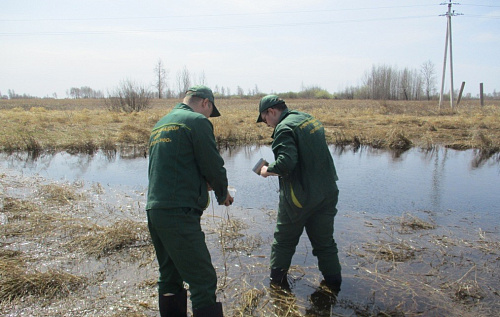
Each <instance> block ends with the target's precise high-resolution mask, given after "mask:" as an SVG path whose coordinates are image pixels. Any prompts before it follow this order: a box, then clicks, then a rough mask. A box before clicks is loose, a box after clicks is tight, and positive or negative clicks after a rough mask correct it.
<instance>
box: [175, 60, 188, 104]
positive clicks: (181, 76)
mask: <svg viewBox="0 0 500 317" xmlns="http://www.w3.org/2000/svg"><path fill="white" fill-rule="evenodd" d="M189 87H191V75H190V74H189V70H188V69H187V67H186V66H184V68H183V69H182V70H181V71H178V72H177V88H178V90H179V97H182V96H183V95H184V93H185V92H186V91H187V90H188V89H189Z"/></svg>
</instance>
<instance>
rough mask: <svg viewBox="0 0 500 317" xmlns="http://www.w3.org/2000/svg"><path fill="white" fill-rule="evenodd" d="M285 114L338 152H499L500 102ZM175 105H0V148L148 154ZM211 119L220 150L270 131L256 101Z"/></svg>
mask: <svg viewBox="0 0 500 317" xmlns="http://www.w3.org/2000/svg"><path fill="white" fill-rule="evenodd" d="M286 101H287V105H288V107H289V108H291V109H295V110H301V111H305V112H308V113H310V114H312V115H314V116H316V117H317V118H318V119H319V120H320V121H322V122H323V125H324V126H325V129H326V135H327V141H328V142H329V143H330V144H336V145H353V146H358V145H368V146H373V147H376V148H387V149H395V150H405V149H409V148H411V147H421V148H432V147H435V146H446V147H449V148H453V149H470V148H476V149H481V150H484V151H486V152H492V153H495V152H498V151H499V149H500V101H498V100H494V101H486V102H485V105H484V106H481V105H480V103H479V101H477V100H474V101H468V100H464V101H462V102H461V103H460V105H459V106H457V107H455V109H454V110H453V111H452V110H451V109H450V106H449V104H447V103H444V105H443V106H442V108H441V109H439V107H438V102H437V101H429V102H427V101H374V100H313V99H311V100H303V99H301V100H295V99H291V100H286ZM177 102H179V100H174V99H163V100H153V102H152V103H151V108H150V109H148V110H145V111H142V112H138V113H124V112H111V111H108V110H106V109H105V102H104V100H103V99H97V100H85V99H76V100H71V99H64V100H51V99H26V100H0V120H1V121H2V125H1V127H0V132H1V134H0V149H1V150H3V151H16V150H55V151H58V150H66V151H69V152H86V153H89V152H90V153H91V152H92V151H95V150H97V149H104V150H106V149H108V150H112V149H119V148H120V147H121V146H129V145H134V146H137V147H139V148H143V149H144V150H145V151H147V142H148V139H149V133H150V130H151V128H152V127H153V125H154V124H155V123H156V122H157V121H158V119H160V118H161V117H162V116H163V115H165V114H166V113H167V112H168V111H169V110H170V109H171V108H172V107H173V106H174V105H175V104H176V103H177ZM216 105H217V107H218V108H219V110H220V112H221V113H222V116H221V117H218V118H212V119H211V120H212V122H213V125H214V132H215V136H216V139H217V141H218V144H219V146H221V147H224V146H232V145H245V144H256V143H260V144H265V143H269V142H271V138H270V136H271V133H272V131H271V129H270V128H269V127H267V126H266V125H265V124H263V123H261V124H257V123H256V122H255V121H256V118H257V115H258V110H257V109H258V100H256V99H220V100H216Z"/></svg>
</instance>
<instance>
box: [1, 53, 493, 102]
mask: <svg viewBox="0 0 500 317" xmlns="http://www.w3.org/2000/svg"><path fill="white" fill-rule="evenodd" d="M168 73H169V72H168V71H167V70H166V69H165V68H164V65H163V63H162V61H161V60H159V61H158V63H157V64H156V65H155V68H154V74H155V77H154V78H155V82H154V83H153V84H149V85H141V84H137V83H135V82H133V81H131V80H129V79H127V80H124V81H122V82H121V83H120V84H119V85H118V86H117V87H116V89H114V90H113V91H111V92H108V93H107V95H106V96H105V94H104V93H103V92H102V91H100V90H94V89H92V88H90V87H88V86H83V87H80V88H78V87H72V88H70V89H69V90H67V91H66V95H67V98H72V99H98V98H108V99H116V98H122V97H123V95H128V96H132V97H134V98H135V97H137V96H140V98H142V99H153V98H159V99H163V98H182V97H183V95H184V92H185V91H186V90H187V89H188V88H189V87H191V86H192V85H206V78H205V74H204V72H202V73H201V74H200V75H199V76H196V75H195V74H194V73H193V72H190V71H189V70H188V69H187V68H186V67H185V66H184V68H183V69H182V70H181V71H179V72H178V73H177V76H176V80H175V84H171V83H169V80H168V79H169V77H168ZM360 82H361V84H360V85H358V86H349V87H346V88H345V89H344V90H342V91H339V92H335V93H330V92H329V91H327V90H326V89H323V88H321V87H320V86H309V87H304V86H303V87H302V88H301V90H300V91H299V92H294V91H288V92H281V93H277V92H274V91H271V92H269V93H274V94H277V95H279V96H280V97H282V98H286V99H364V100H365V99H372V100H433V99H439V93H438V89H437V81H436V72H435V70H434V64H433V63H432V62H431V61H426V62H425V63H423V64H422V65H421V67H420V69H409V68H404V69H402V70H401V69H398V68H397V67H393V66H387V65H379V66H372V68H371V69H370V70H368V71H366V72H365V73H364V76H363V78H362V79H361V81H360ZM174 86H175V87H174ZM211 88H212V89H213V91H214V95H215V97H216V98H240V99H241V98H259V97H262V96H264V95H266V93H263V92H261V91H260V90H259V88H258V86H257V85H255V86H254V88H252V89H248V90H247V91H246V92H245V90H244V89H243V88H242V87H240V86H237V88H236V92H235V93H232V91H231V89H230V88H229V87H224V86H220V85H215V86H211ZM458 94H459V91H458V90H455V91H454V96H455V98H457V97H458ZM0 97H1V98H2V99H27V98H38V97H33V96H30V95H26V94H22V95H20V94H16V93H15V92H14V91H13V90H10V89H9V90H8V95H2V94H1V93H0ZM444 97H445V98H447V99H449V92H448V94H445V96H444ZM44 98H57V95H56V94H55V93H54V94H53V95H52V96H51V97H49V96H46V97H44ZM475 98H479V91H478V93H477V94H476V95H474V96H473V95H472V94H471V93H467V94H465V95H463V96H462V99H475ZM484 98H485V99H500V93H499V92H497V91H496V90H493V93H491V94H487V93H485V94H484Z"/></svg>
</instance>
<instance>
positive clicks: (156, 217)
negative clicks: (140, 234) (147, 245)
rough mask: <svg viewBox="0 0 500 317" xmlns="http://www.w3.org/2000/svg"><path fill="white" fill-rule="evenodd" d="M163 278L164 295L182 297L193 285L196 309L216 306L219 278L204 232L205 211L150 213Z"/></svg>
mask: <svg viewBox="0 0 500 317" xmlns="http://www.w3.org/2000/svg"><path fill="white" fill-rule="evenodd" d="M147 215H148V227H149V232H150V233H151V239H152V241H153V245H154V248H155V250H156V257H157V259H158V264H159V271H160V277H159V279H158V291H159V293H160V294H166V293H173V294H178V293H179V292H180V291H182V289H183V282H186V283H187V284H189V291H190V293H191V302H192V305H193V308H194V309H200V308H205V307H209V306H213V305H215V303H216V295H215V291H216V289H217V274H216V272H215V269H214V267H213V265H212V259H211V257H210V253H209V251H208V248H207V245H206V243H205V234H204V233H203V231H202V230H201V226H200V217H201V211H199V210H195V209H191V208H177V209H151V210H148V211H147Z"/></svg>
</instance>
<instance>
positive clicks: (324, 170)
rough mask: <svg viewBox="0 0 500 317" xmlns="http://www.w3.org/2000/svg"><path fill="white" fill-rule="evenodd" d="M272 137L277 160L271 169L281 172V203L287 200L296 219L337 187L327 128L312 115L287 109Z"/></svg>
mask: <svg viewBox="0 0 500 317" xmlns="http://www.w3.org/2000/svg"><path fill="white" fill-rule="evenodd" d="M272 138H273V143H272V150H273V153H274V158H275V161H274V162H273V163H272V164H270V165H269V167H268V171H269V172H271V173H276V174H279V175H280V207H281V206H282V203H285V205H283V206H286V208H287V209H289V210H288V211H289V213H290V217H291V218H292V219H296V218H297V217H299V216H300V214H301V213H304V212H308V211H312V210H313V209H314V208H315V207H316V206H318V205H319V204H320V203H321V202H322V201H323V200H324V199H325V198H326V197H327V196H328V195H332V194H333V193H335V192H336V191H337V190H338V189H337V185H336V181H337V180H338V177H337V172H336V170H335V165H334V163H333V158H332V155H331V154H330V151H329V149H328V145H327V143H326V139H325V129H324V128H323V125H322V124H321V122H319V121H318V120H317V119H315V118H314V117H313V116H311V115H309V114H307V113H304V112H299V111H290V110H288V109H285V110H284V111H283V113H282V114H281V117H280V119H279V123H278V125H277V126H276V128H275V129H274V132H273V135H272Z"/></svg>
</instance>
